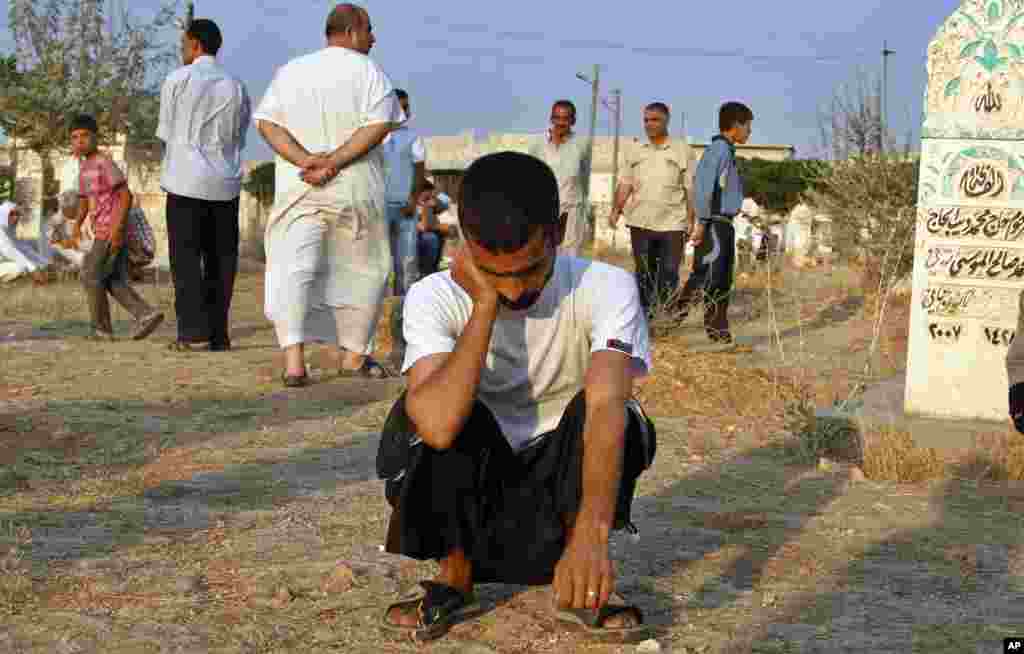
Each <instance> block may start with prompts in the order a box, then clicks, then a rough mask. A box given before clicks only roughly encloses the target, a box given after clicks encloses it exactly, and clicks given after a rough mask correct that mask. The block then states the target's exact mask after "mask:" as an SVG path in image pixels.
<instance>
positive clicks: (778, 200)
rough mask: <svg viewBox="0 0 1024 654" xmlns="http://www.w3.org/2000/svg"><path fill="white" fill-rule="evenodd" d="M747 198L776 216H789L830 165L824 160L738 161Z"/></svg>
mask: <svg viewBox="0 0 1024 654" xmlns="http://www.w3.org/2000/svg"><path fill="white" fill-rule="evenodd" d="M736 164H737V167H738V168H739V171H740V174H741V175H742V176H743V186H744V190H745V191H746V195H747V197H750V198H753V199H754V202H757V204H758V205H760V206H761V207H762V208H763V209H767V210H768V211H771V212H773V213H788V212H789V211H791V210H792V209H793V207H795V206H796V205H798V204H799V203H800V202H801V200H802V198H803V196H804V194H805V193H807V192H808V191H809V190H810V189H811V186H812V184H813V183H814V180H816V179H818V178H820V177H821V176H822V171H823V170H824V168H825V167H826V166H827V164H825V162H822V161H812V160H797V159H789V160H785V161H767V160H765V159H743V158H740V159H737V161H736Z"/></svg>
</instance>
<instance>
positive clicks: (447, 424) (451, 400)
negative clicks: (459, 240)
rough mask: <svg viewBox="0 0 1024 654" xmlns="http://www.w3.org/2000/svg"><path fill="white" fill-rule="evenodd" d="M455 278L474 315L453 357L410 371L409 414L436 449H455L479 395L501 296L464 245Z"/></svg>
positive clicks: (438, 358)
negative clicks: (470, 304) (467, 296)
mask: <svg viewBox="0 0 1024 654" xmlns="http://www.w3.org/2000/svg"><path fill="white" fill-rule="evenodd" d="M451 275H452V279H454V280H455V282H456V283H457V284H458V285H459V286H461V287H462V289H463V290H464V291H466V293H467V294H468V295H469V297H470V298H472V299H473V312H472V313H471V314H470V317H469V322H468V323H467V324H466V327H465V329H463V330H462V334H460V335H459V338H458V341H456V343H455V350H454V351H453V352H452V353H451V354H436V355H433V356H430V357H424V358H423V359H422V360H420V361H418V362H416V365H414V366H413V367H412V369H411V370H410V371H409V392H408V394H407V395H406V396H405V412H406V414H407V415H408V416H409V419H410V420H412V422H413V424H414V425H416V431H417V433H418V434H419V436H420V438H422V439H423V441H424V442H425V443H426V444H427V445H429V446H430V447H432V448H434V449H435V450H444V449H448V448H449V447H451V446H452V443H454V442H455V439H456V438H457V437H458V435H459V432H461V431H462V427H463V426H464V425H465V424H466V421H467V420H468V419H469V416H470V414H471V413H472V411H473V402H475V401H476V390H477V386H478V385H479V384H480V376H481V374H482V372H483V369H484V365H485V364H486V361H487V350H488V347H489V346H490V344H491V333H492V332H493V330H494V321H495V320H496V319H497V317H498V292H497V291H496V290H494V287H492V286H490V284H489V283H488V281H487V279H486V278H485V277H484V276H483V273H481V272H480V270H479V269H478V268H477V267H476V264H475V263H474V262H473V257H472V256H471V255H470V254H469V250H467V249H466V247H465V246H463V247H461V248H459V250H458V252H456V253H455V259H454V260H453V261H452V266H451Z"/></svg>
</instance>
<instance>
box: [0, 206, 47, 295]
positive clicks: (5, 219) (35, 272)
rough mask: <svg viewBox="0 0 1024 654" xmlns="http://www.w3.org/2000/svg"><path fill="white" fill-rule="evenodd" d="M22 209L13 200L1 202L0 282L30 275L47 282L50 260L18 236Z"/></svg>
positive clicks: (43, 282) (38, 282) (35, 279)
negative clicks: (17, 231)
mask: <svg viewBox="0 0 1024 654" xmlns="http://www.w3.org/2000/svg"><path fill="white" fill-rule="evenodd" d="M19 220H21V209H20V208H19V207H18V205H16V204H14V203H13V202H4V203H3V204H0V282H12V281H14V280H15V279H18V278H19V277H23V276H25V275H28V276H30V277H31V278H32V281H33V282H35V283H36V284H45V283H46V281H47V279H48V277H47V274H46V273H47V268H48V267H49V262H48V261H47V260H46V257H44V256H43V255H41V254H39V253H38V252H36V250H35V248H33V247H32V246H31V245H29V244H28V243H24V242H22V241H19V240H18V239H17V237H16V230H17V227H18V221H19Z"/></svg>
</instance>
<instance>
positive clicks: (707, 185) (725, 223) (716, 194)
mask: <svg viewBox="0 0 1024 654" xmlns="http://www.w3.org/2000/svg"><path fill="white" fill-rule="evenodd" d="M753 121H754V113H753V112H752V111H751V110H750V108H749V107H747V106H746V105H745V104H742V103H739V102H726V103H725V104H723V105H722V106H721V108H720V109H719V111H718V128H719V130H720V133H719V134H718V135H717V136H715V137H714V138H713V139H711V144H710V145H709V146H708V148H707V149H706V150H705V151H704V156H702V157H701V160H700V163H699V164H697V174H696V179H695V182H694V192H693V205H694V209H695V211H696V214H697V225H696V226H695V227H694V230H693V235H692V237H691V239H690V240H691V242H692V243H693V247H694V252H693V269H692V272H691V273H690V278H689V279H688V280H687V281H686V285H685V286H684V287H683V293H682V296H681V298H680V302H681V303H682V305H683V306H684V307H688V306H689V305H690V302H691V301H692V300H693V296H694V295H695V294H696V293H697V291H702V292H703V294H704V329H705V331H706V332H707V335H708V338H710V339H711V341H712V342H715V343H722V344H731V343H732V342H733V338H732V332H730V331H729V317H728V311H729V300H730V295H731V293H732V273H733V265H734V263H735V260H736V229H735V228H734V227H733V219H734V218H735V217H736V214H738V213H739V212H740V209H742V207H743V198H744V191H743V178H742V177H740V173H739V169H738V168H737V167H736V146H737V145H743V144H744V143H746V142H747V140H749V139H750V129H751V123H753Z"/></svg>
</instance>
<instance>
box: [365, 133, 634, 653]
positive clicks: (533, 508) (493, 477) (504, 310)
mask: <svg viewBox="0 0 1024 654" xmlns="http://www.w3.org/2000/svg"><path fill="white" fill-rule="evenodd" d="M565 221H566V214H565V213H560V211H559V193H558V184H557V182H556V180H555V176H554V174H553V173H552V172H551V169H550V168H549V167H548V166H547V165H545V164H544V163H543V162H542V161H540V160H539V159H536V158H534V157H531V156H529V155H526V154H519V153H513V152H501V153H497V154H491V155H487V156H484V157H481V158H480V159H478V160H476V161H475V162H474V163H473V164H472V165H471V166H470V167H469V169H468V170H467V172H466V175H465V177H464V179H463V182H462V195H461V202H460V204H459V224H460V227H461V231H462V233H463V235H464V241H463V244H462V246H461V247H460V250H459V251H458V252H457V253H456V255H455V257H454V259H453V262H452V266H451V268H450V269H449V270H448V271H444V272H439V273H435V274H433V275H429V276H427V277H425V278H424V279H423V280H421V281H419V282H417V283H416V284H414V285H413V286H412V288H411V289H410V290H409V293H408V296H407V298H406V303H405V321H404V328H405V338H406V342H407V349H406V357H405V362H404V365H403V370H402V372H403V373H406V374H408V390H407V391H406V393H405V394H404V395H403V396H402V398H401V399H399V401H398V402H397V403H396V404H395V406H394V407H393V409H392V411H391V414H390V415H389V417H388V420H387V423H386V425H385V427H384V431H383V434H382V439H381V446H380V451H379V453H378V458H377V472H378V474H379V475H380V476H381V477H382V478H384V479H387V484H386V491H385V493H386V496H387V499H388V501H389V503H390V504H391V505H392V507H393V509H394V511H393V513H392V516H391V523H390V526H389V529H388V535H387V551H388V552H392V553H395V554H403V555H405V556H409V557H411V558H414V559H419V560H428V559H434V560H437V561H439V562H440V566H441V568H440V572H439V574H438V575H437V577H436V578H435V579H434V580H433V581H424V582H422V583H421V585H422V586H423V588H424V590H425V592H424V593H423V594H421V595H420V596H418V597H414V598H403V600H402V601H399V602H397V603H395V604H393V605H391V606H390V607H388V609H387V611H386V613H385V615H384V616H383V623H384V626H385V627H386V628H389V629H391V630H395V631H404V632H409V633H411V634H412V636H413V637H414V638H416V639H420V640H429V639H432V638H437V637H440V636H442V635H444V634H445V633H446V632H447V630H448V628H449V626H450V625H451V624H452V622H453V621H455V620H458V619H462V618H466V617H468V616H469V615H472V614H476V613H478V612H479V611H480V607H479V605H478V604H477V602H476V599H475V597H474V594H473V585H474V584H477V583H510V584H528V585H541V584H549V583H550V584H552V585H553V589H554V594H555V597H556V599H557V604H558V607H557V612H556V616H557V617H558V618H559V619H560V620H562V621H564V622H565V623H567V624H569V625H570V626H573V627H576V628H583V629H586V630H587V631H589V632H590V633H591V634H593V635H595V636H598V637H600V638H601V639H602V640H613V641H623V640H633V639H634V638H636V637H640V636H642V635H643V633H644V629H645V625H644V624H643V616H642V615H641V613H640V611H639V610H638V609H636V608H635V607H632V606H627V605H625V604H624V603H623V602H622V600H621V599H612V600H611V601H609V597H610V595H611V594H612V593H613V591H614V582H615V574H614V571H613V568H612V562H611V559H610V558H609V551H608V546H609V533H610V532H611V531H612V530H613V529H630V530H635V528H634V527H633V525H632V523H631V522H630V505H631V503H632V498H633V492H634V490H635V487H636V480H637V477H638V476H639V475H640V474H641V472H643V470H644V469H646V468H647V467H648V466H649V465H650V463H651V460H652V459H653V456H654V429H653V424H651V423H650V421H649V420H647V419H646V418H645V417H643V412H642V411H641V410H640V408H639V405H638V404H637V403H636V401H635V400H632V387H633V380H634V379H635V378H636V377H638V376H642V375H645V374H647V372H648V371H649V369H650V365H651V358H650V349H649V344H648V329H647V320H646V317H645V315H644V311H643V309H642V308H641V305H640V298H639V292H638V290H637V287H636V281H635V279H634V277H633V276H632V275H630V274H629V273H627V272H626V271H624V270H621V269H619V268H615V267H612V266H609V265H606V264H603V263H599V262H596V261H590V260H586V259H579V258H575V257H570V256H559V255H556V249H557V248H558V246H559V245H560V243H561V242H562V239H563V237H564V235H565Z"/></svg>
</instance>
